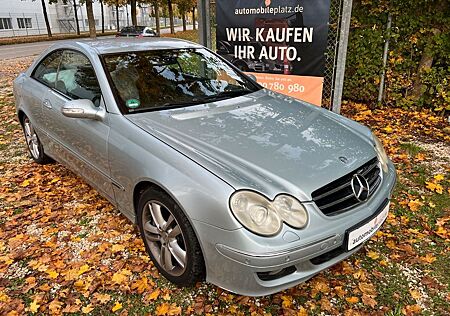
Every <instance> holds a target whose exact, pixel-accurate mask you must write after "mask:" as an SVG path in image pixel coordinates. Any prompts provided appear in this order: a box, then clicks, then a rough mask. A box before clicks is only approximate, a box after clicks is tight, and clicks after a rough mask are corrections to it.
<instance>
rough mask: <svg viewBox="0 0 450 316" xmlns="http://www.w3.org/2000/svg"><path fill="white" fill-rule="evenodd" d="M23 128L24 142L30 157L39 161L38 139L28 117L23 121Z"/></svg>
mask: <svg viewBox="0 0 450 316" xmlns="http://www.w3.org/2000/svg"><path fill="white" fill-rule="evenodd" d="M23 128H24V131H25V140H26V142H27V146H28V149H29V150H30V153H31V155H32V156H33V158H34V159H39V155H40V151H39V139H38V137H37V134H36V131H35V130H34V127H33V125H32V124H31V122H30V119H29V118H28V117H26V118H25V119H24V121H23Z"/></svg>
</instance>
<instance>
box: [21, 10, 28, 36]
mask: <svg viewBox="0 0 450 316" xmlns="http://www.w3.org/2000/svg"><path fill="white" fill-rule="evenodd" d="M22 16H23V20H22V25H23V26H25V31H26V32H27V36H28V24H27V21H26V20H25V13H22Z"/></svg>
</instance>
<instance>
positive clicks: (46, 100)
mask: <svg viewBox="0 0 450 316" xmlns="http://www.w3.org/2000/svg"><path fill="white" fill-rule="evenodd" d="M42 104H43V105H44V106H45V107H46V108H48V109H51V108H52V103H51V102H50V100H48V99H45V100H44V102H42Z"/></svg>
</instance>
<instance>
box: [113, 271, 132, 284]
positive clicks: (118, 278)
mask: <svg viewBox="0 0 450 316" xmlns="http://www.w3.org/2000/svg"><path fill="white" fill-rule="evenodd" d="M129 275H131V272H130V271H129V270H125V269H123V270H121V271H119V272H116V273H114V275H113V277H112V281H113V282H114V283H116V284H122V283H125V282H127V281H128V276H129Z"/></svg>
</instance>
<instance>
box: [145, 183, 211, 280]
mask: <svg viewBox="0 0 450 316" xmlns="http://www.w3.org/2000/svg"><path fill="white" fill-rule="evenodd" d="M137 221H138V225H139V231H140V233H141V236H142V239H143V241H144V244H145V248H146V250H147V252H148V254H149V255H150V258H151V259H152V261H153V263H154V264H155V266H156V267H157V268H158V270H159V272H160V273H161V274H162V275H163V276H164V277H165V278H166V279H168V280H169V281H171V282H172V283H175V284H176V285H178V286H193V285H195V283H196V282H198V281H202V280H204V279H205V263H204V260H203V255H202V251H201V248H200V245H199V243H198V240H197V237H196V236H195V233H194V230H193V229H192V226H191V224H190V223H189V221H188V219H187V217H186V215H185V214H184V213H183V211H182V210H181V209H180V207H179V206H178V205H177V204H176V203H175V201H173V199H172V198H170V197H169V196H168V195H167V194H166V193H164V192H161V191H159V190H155V189H154V188H148V189H146V190H145V191H144V192H143V193H142V194H141V196H140V199H139V203H138V210H137Z"/></svg>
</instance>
